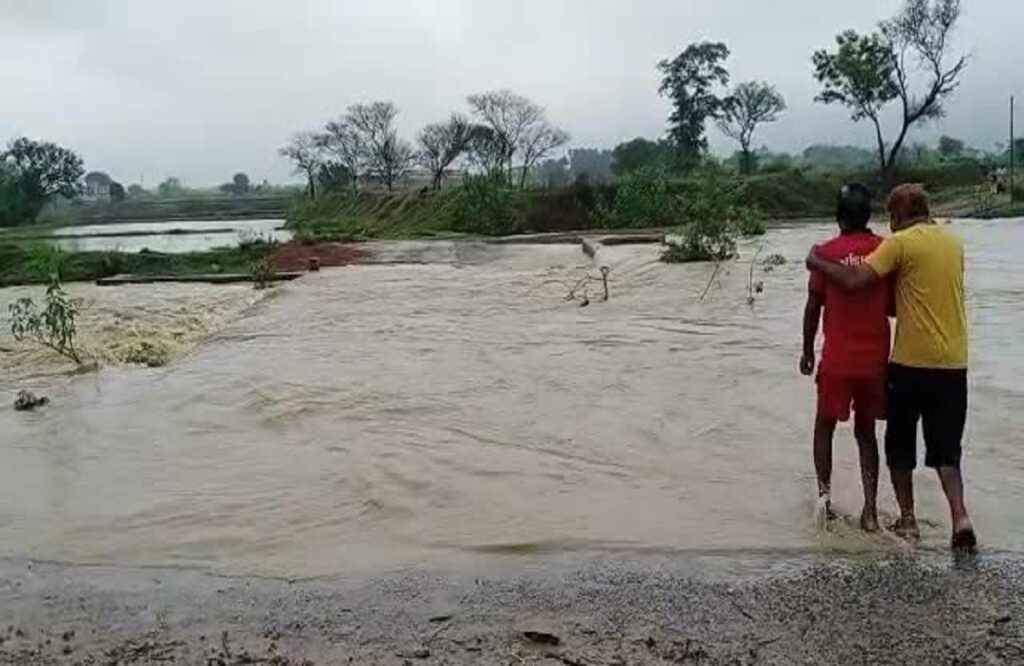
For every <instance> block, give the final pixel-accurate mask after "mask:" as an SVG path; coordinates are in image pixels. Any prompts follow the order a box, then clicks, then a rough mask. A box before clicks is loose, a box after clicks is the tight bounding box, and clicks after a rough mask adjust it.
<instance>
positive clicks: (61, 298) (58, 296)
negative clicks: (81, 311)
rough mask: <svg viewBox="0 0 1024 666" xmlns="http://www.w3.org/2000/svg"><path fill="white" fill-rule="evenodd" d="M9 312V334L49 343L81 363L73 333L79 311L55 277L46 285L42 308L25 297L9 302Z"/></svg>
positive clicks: (22, 338) (17, 338) (19, 339)
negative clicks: (40, 309)
mask: <svg viewBox="0 0 1024 666" xmlns="http://www.w3.org/2000/svg"><path fill="white" fill-rule="evenodd" d="M10 312H11V334H12V335H13V336H14V339H15V340H17V341H18V342H21V341H22V340H30V341H32V342H35V343H37V344H40V345H43V346H44V347H49V348H50V349H52V350H54V351H55V352H57V353H58V354H60V355H61V356H64V357H66V358H69V359H71V360H72V361H74V362H75V363H78V364H79V365H81V363H82V359H81V357H80V356H79V354H78V351H77V350H76V349H75V337H76V336H77V333H78V329H77V328H76V326H75V318H76V317H77V315H78V306H77V305H75V302H74V301H72V300H71V298H69V297H68V295H67V293H66V292H65V291H64V289H63V287H62V286H61V284H60V281H59V280H58V279H57V278H56V277H54V278H53V280H52V281H51V282H50V286H49V287H47V288H46V296H45V298H44V307H43V310H42V311H41V312H40V311H39V308H38V306H37V305H36V303H35V301H33V300H32V299H31V298H28V297H25V298H20V299H18V300H17V301H15V302H14V303H12V304H11V306H10Z"/></svg>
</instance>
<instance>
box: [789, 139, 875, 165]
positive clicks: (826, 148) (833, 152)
mask: <svg viewBox="0 0 1024 666" xmlns="http://www.w3.org/2000/svg"><path fill="white" fill-rule="evenodd" d="M874 160H875V155H873V154H872V152H871V151H870V150H866V149H864V148H859V147H857V146H831V145H826V144H820V143H816V144H814V145H813V146H808V147H807V148H806V149H805V150H804V152H803V155H802V161H803V163H804V164H805V165H807V166H810V167H814V168H817V169H843V170H849V169H859V168H862V167H865V166H869V165H870V164H871V163H872V162H873V161H874Z"/></svg>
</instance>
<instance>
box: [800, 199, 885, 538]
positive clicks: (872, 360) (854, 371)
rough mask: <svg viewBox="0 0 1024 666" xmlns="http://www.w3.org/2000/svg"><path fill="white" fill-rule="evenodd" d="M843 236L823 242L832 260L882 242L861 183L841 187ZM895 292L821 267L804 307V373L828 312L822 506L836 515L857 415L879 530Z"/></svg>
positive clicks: (868, 505) (817, 450)
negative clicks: (856, 284) (839, 470)
mask: <svg viewBox="0 0 1024 666" xmlns="http://www.w3.org/2000/svg"><path fill="white" fill-rule="evenodd" d="M836 219H837V220H838V222H839V231H840V233H839V235H838V236H836V237H835V238H833V239H832V240H830V241H829V242H827V243H825V244H824V245H822V246H821V247H820V255H821V256H822V257H823V258H827V259H829V260H831V261H834V262H837V263H841V264H846V265H856V264H859V263H862V262H863V261H864V258H865V257H867V256H868V255H869V254H871V253H872V252H873V251H874V250H875V248H876V247H878V245H879V244H880V243H881V242H882V239H881V238H879V237H878V236H876V235H874V234H873V233H872V232H871V231H870V230H869V229H868V221H869V220H870V219H871V193H870V192H869V191H868V189H867V188H866V187H864V186H863V185H860V184H851V185H846V186H845V187H843V188H842V190H840V192H839V201H838V206H837V211H836ZM889 303H890V290H889V286H888V284H887V283H886V282H884V281H880V282H878V283H877V284H876V285H873V286H872V287H871V288H869V289H865V290H863V291H845V290H843V289H842V288H841V287H839V286H837V285H835V284H833V283H831V282H829V281H827V280H826V279H825V277H824V276H823V275H822V274H821V273H818V272H817V271H814V272H812V273H811V277H810V283H809V286H808V293H807V305H806V307H805V308H804V350H803V357H802V358H801V359H800V372H802V373H803V374H804V375H807V376H810V375H811V374H813V373H814V362H815V358H814V341H815V338H816V337H817V334H818V321H819V319H820V318H821V311H822V308H824V310H825V314H824V330H825V346H824V349H823V351H822V355H821V363H820V364H819V366H818V378H817V384H818V411H817V416H816V418H815V423H814V467H815V471H816V472H817V476H818V496H819V506H822V507H823V510H824V511H825V512H826V514H827V515H828V516H829V517H831V516H832V506H831V483H832V438H833V436H834V434H835V430H836V424H837V423H838V422H839V421H844V422H845V421H848V420H849V418H850V412H851V407H852V411H853V413H854V414H855V417H854V435H855V436H856V438H857V445H858V447H859V448H860V468H861V478H862V480H863V484H864V509H863V511H862V513H861V518H860V524H861V527H862V528H863V529H864V530H865V531H868V532H875V531H877V530H878V510H877V496H878V439H877V437H876V435H875V421H876V420H881V419H884V418H885V372H886V366H887V364H888V361H889V317H888V314H889Z"/></svg>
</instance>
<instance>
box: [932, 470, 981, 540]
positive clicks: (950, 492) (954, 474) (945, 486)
mask: <svg viewBox="0 0 1024 666" xmlns="http://www.w3.org/2000/svg"><path fill="white" fill-rule="evenodd" d="M938 473H939V481H940V482H941V483H942V491H943V492H944V493H945V494H946V500H947V501H948V502H949V515H950V518H952V521H953V541H952V545H953V550H964V551H972V550H974V548H975V547H976V546H977V545H978V542H977V537H976V536H975V534H974V526H973V525H972V524H971V517H970V516H969V515H967V507H966V506H965V505H964V482H963V477H962V476H961V475H960V468H959V467H952V466H949V467H940V468H939V469H938Z"/></svg>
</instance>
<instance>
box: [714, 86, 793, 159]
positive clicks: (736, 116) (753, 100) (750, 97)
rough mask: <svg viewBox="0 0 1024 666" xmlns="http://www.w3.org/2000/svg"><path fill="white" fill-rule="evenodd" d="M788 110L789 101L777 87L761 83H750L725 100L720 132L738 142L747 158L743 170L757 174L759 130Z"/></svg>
mask: <svg viewBox="0 0 1024 666" xmlns="http://www.w3.org/2000/svg"><path fill="white" fill-rule="evenodd" d="M785 110H786V100H785V99H783V97H782V95H781V94H779V91H778V90H776V89H775V87H774V86H771V85H768V84H767V83H764V82H761V81H747V82H746V83H741V84H739V85H738V86H736V89H735V90H734V91H733V92H732V94H731V95H729V97H727V98H726V100H725V109H724V111H723V115H722V117H721V118H720V119H719V120H718V129H720V130H721V131H722V134H724V135H726V136H727V137H729V138H730V139H733V140H735V141H738V142H739V144H740V152H741V153H742V155H743V160H742V164H741V170H742V171H743V173H745V174H749V173H750V172H751V171H753V166H754V164H753V162H754V160H753V152H752V151H751V149H750V146H751V145H752V143H753V140H754V132H755V131H757V126H758V125H761V124H764V123H773V122H775V121H776V120H778V119H779V114H781V113H782V112H783V111H785Z"/></svg>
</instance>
